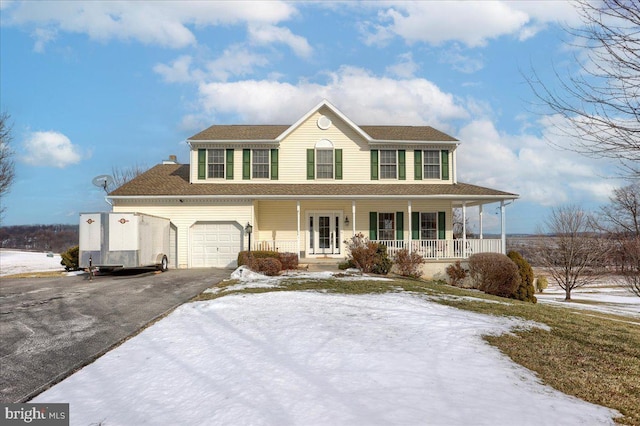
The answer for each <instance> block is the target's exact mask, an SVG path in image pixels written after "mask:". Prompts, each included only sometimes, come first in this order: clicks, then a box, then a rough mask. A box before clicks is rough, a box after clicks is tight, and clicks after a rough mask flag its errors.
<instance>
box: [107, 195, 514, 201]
mask: <svg viewBox="0 0 640 426" xmlns="http://www.w3.org/2000/svg"><path fill="white" fill-rule="evenodd" d="M107 198H110V199H111V200H196V199H206V200H246V199H255V200H273V199H277V200H300V199H307V200H310V199H335V198H339V199H349V200H354V199H357V200H363V199H372V198H373V199H389V198H392V199H398V198H400V199H404V198H412V199H424V200H443V199H444V200H452V201H454V200H459V201H473V200H477V201H483V200H495V201H507V200H516V199H518V198H520V195H518V194H506V195H454V194H440V195H419V194H418V195H397V194H395V195H366V194H361V195H360V194H357V195H260V194H249V195H113V196H110V197H107Z"/></svg>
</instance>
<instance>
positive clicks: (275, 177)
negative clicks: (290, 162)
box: [271, 148, 278, 180]
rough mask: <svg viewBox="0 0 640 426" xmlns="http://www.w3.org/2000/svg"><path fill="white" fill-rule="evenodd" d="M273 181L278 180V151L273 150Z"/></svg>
mask: <svg viewBox="0 0 640 426" xmlns="http://www.w3.org/2000/svg"><path fill="white" fill-rule="evenodd" d="M271 180H278V149H277V148H273V149H272V150H271Z"/></svg>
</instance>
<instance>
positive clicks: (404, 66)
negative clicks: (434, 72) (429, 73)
mask: <svg viewBox="0 0 640 426" xmlns="http://www.w3.org/2000/svg"><path fill="white" fill-rule="evenodd" d="M398 59H399V61H398V62H397V63H396V64H394V65H390V66H388V67H387V73H388V74H391V75H395V76H396V77H400V78H411V77H413V76H415V74H416V71H418V69H419V68H420V67H419V66H418V64H416V63H415V62H414V61H413V54H412V53H411V52H407V53H403V54H401V55H399V56H398Z"/></svg>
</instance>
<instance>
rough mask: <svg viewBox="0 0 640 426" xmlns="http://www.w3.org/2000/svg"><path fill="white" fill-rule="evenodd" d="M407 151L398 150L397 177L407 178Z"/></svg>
mask: <svg viewBox="0 0 640 426" xmlns="http://www.w3.org/2000/svg"><path fill="white" fill-rule="evenodd" d="M406 157H407V152H406V151H405V150H404V149H399V150H398V179H400V180H406V179H407V162H406V159H407V158H406Z"/></svg>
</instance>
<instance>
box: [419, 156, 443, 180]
mask: <svg viewBox="0 0 640 426" xmlns="http://www.w3.org/2000/svg"><path fill="white" fill-rule="evenodd" d="M423 159H424V172H423V175H424V179H440V151H435V150H434V151H423Z"/></svg>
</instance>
